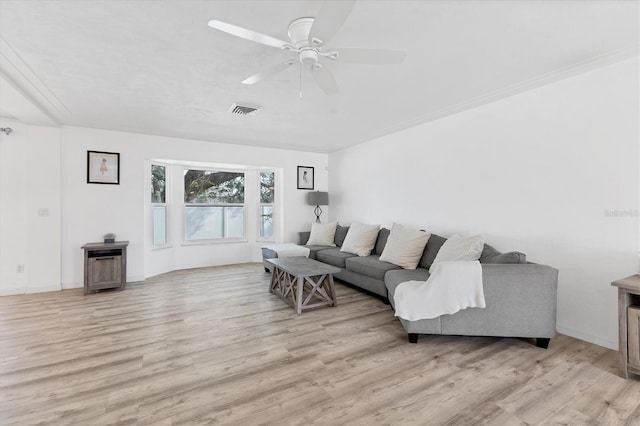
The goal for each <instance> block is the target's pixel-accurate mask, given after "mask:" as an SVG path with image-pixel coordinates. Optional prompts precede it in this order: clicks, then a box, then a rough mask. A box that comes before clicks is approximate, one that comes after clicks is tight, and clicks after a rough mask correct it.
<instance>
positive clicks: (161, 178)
mask: <svg viewBox="0 0 640 426" xmlns="http://www.w3.org/2000/svg"><path fill="white" fill-rule="evenodd" d="M165 177H166V169H165V167H164V166H156V165H154V164H152V165H151V202H152V203H165V202H166V201H165V181H166V179H165Z"/></svg>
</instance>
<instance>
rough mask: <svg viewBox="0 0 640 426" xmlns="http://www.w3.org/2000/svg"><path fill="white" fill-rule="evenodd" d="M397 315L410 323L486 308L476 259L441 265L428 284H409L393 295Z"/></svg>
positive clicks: (439, 264)
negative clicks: (466, 310)
mask: <svg viewBox="0 0 640 426" xmlns="http://www.w3.org/2000/svg"><path fill="white" fill-rule="evenodd" d="M393 299H394V301H395V309H396V316H397V317H400V318H402V319H405V320H408V321H417V320H421V319H431V318H437V317H439V316H440V315H444V314H454V313H456V312H458V311H459V310H461V309H466V308H484V307H486V304H485V301H484V290H483V289H482V266H480V262H478V261H477V260H474V261H455V262H440V263H438V264H437V265H436V268H435V269H434V271H433V273H432V274H431V276H430V277H429V278H428V279H427V281H407V282H404V283H401V284H400V285H398V287H396V291H395V293H394V295H393Z"/></svg>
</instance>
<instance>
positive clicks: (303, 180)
mask: <svg viewBox="0 0 640 426" xmlns="http://www.w3.org/2000/svg"><path fill="white" fill-rule="evenodd" d="M298 189H313V167H309V166H298Z"/></svg>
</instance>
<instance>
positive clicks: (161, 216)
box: [153, 206, 167, 244]
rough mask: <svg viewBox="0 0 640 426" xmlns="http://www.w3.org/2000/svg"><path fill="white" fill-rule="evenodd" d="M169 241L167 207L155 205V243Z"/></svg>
mask: <svg viewBox="0 0 640 426" xmlns="http://www.w3.org/2000/svg"><path fill="white" fill-rule="evenodd" d="M166 243H167V208H166V207H165V206H159V207H155V206H154V207H153V244H166Z"/></svg>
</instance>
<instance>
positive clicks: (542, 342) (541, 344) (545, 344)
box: [536, 337, 551, 349]
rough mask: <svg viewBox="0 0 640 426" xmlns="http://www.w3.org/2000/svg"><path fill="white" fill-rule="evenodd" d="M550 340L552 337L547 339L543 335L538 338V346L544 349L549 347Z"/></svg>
mask: <svg viewBox="0 0 640 426" xmlns="http://www.w3.org/2000/svg"><path fill="white" fill-rule="evenodd" d="M550 341H551V339H545V338H543V337H539V338H536V346H537V347H539V348H542V349H547V348H548V347H549V342H550Z"/></svg>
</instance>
